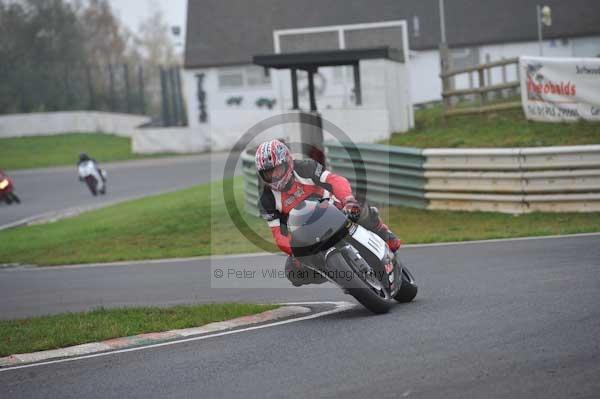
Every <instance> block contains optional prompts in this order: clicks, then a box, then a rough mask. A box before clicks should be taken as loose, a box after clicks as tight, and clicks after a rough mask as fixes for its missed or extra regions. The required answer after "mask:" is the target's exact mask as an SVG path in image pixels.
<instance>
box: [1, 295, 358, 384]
mask: <svg viewBox="0 0 600 399" xmlns="http://www.w3.org/2000/svg"><path fill="white" fill-rule="evenodd" d="M332 303H335V304H336V307H335V309H332V310H327V311H324V312H319V313H315V314H312V315H308V316H302V317H299V318H294V319H289V320H282V321H277V322H274V323H269V324H263V325H260V326H254V327H248V328H242V329H239V330H233V331H224V332H220V333H216V334H210V335H203V336H200V337H193V338H186V339H181V340H177V341H171V342H163V343H160V344H152V345H148V346H141V347H136V348H128V349H121V350H116V351H112V352H103V353H96V354H93V355H86V356H80V357H73V358H68V359H60V360H52V361H48V362H42V363H33V364H26V365H22V366H16V367H8V368H1V369H0V373H3V372H7V371H12V370H19V369H26V368H32V367H39V366H46V365H51V364H58V363H67V362H74V361H77V360H84V359H92V358H96V357H104V356H110V355H117V354H120V353H127V352H137V351H141V350H146V349H153V348H160V347H163V346H171V345H177V344H182V343H185V342H193V341H201V340H205V339H209V338H215V337H222V336H225V335H231V334H238V333H242V332H246V331H253V330H262V329H264V328H270V327H276V326H281V325H285V324H290V323H296V322H299V321H304V320H310V319H316V318H319V317H323V316H328V315H331V314H335V313H341V312H344V311H346V310H349V309H352V308H354V307H355V306H357V305H355V304H353V303H350V302H315V303H314V304H332Z"/></svg>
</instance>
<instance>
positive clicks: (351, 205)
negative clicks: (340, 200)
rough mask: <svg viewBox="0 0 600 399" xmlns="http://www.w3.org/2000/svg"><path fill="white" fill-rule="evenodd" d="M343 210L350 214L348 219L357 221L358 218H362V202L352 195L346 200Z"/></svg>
mask: <svg viewBox="0 0 600 399" xmlns="http://www.w3.org/2000/svg"><path fill="white" fill-rule="evenodd" d="M343 211H344V213H345V214H346V215H347V216H348V219H350V220H352V221H353V222H357V221H358V219H359V218H360V212H361V208H360V204H359V203H358V201H357V200H356V199H355V198H354V197H352V196H350V197H347V198H346V200H345V201H344V209H343Z"/></svg>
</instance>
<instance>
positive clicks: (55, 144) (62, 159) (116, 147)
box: [0, 133, 174, 170]
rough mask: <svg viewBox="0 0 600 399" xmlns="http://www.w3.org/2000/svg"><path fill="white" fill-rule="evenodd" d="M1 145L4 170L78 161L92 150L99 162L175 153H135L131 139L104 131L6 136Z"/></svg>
mask: <svg viewBox="0 0 600 399" xmlns="http://www.w3.org/2000/svg"><path fill="white" fill-rule="evenodd" d="M0 148H2V159H0V169H4V170H15V169H29V168H45V167H50V166H64V165H75V164H76V163H77V160H78V156H79V154H80V153H82V152H86V153H88V154H90V156H92V157H93V158H95V159H96V160H98V162H110V161H122V160H128V159H140V158H148V157H160V156H167V155H174V154H156V155H154V154H153V155H137V154H133V153H132V152H131V139H129V138H127V137H119V136H114V135H110V134H102V133H97V134H88V133H72V134H61V135H57V136H34V137H15V138H3V139H0Z"/></svg>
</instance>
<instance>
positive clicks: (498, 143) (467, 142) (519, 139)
mask: <svg viewBox="0 0 600 399" xmlns="http://www.w3.org/2000/svg"><path fill="white" fill-rule="evenodd" d="M385 143H389V144H391V145H397V146H403V147H417V148H493V147H544V146H565V145H584V144H599V143H600V123H592V122H583V121H582V122H578V123H543V122H529V121H527V119H525V116H524V114H523V111H522V110H520V109H515V110H507V111H501V112H494V113H490V114H483V115H465V116H455V117H451V118H448V119H447V123H446V124H444V121H443V119H442V108H441V106H436V107H433V108H429V109H423V110H419V111H417V112H416V113H415V129H413V130H411V131H410V132H408V133H403V134H400V133H398V134H394V135H392V137H391V138H390V139H389V140H387V141H386V142H385Z"/></svg>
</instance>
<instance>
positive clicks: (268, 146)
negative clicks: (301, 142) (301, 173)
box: [255, 140, 294, 191]
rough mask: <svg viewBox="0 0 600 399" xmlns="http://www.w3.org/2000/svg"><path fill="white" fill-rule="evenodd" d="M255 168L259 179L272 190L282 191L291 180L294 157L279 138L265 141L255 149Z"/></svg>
mask: <svg viewBox="0 0 600 399" xmlns="http://www.w3.org/2000/svg"><path fill="white" fill-rule="evenodd" d="M255 162H256V170H257V171H258V175H259V176H260V178H261V180H262V181H263V182H264V183H265V184H266V185H267V186H269V187H271V188H272V189H273V190H276V191H284V190H285V188H286V186H287V185H288V183H289V182H290V181H291V180H292V176H293V173H294V157H292V153H291V152H290V149H289V148H287V146H286V145H285V144H283V143H282V142H281V141H279V140H270V141H265V142H264V143H262V144H261V145H259V146H258V149H257V150H256V157H255Z"/></svg>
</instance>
